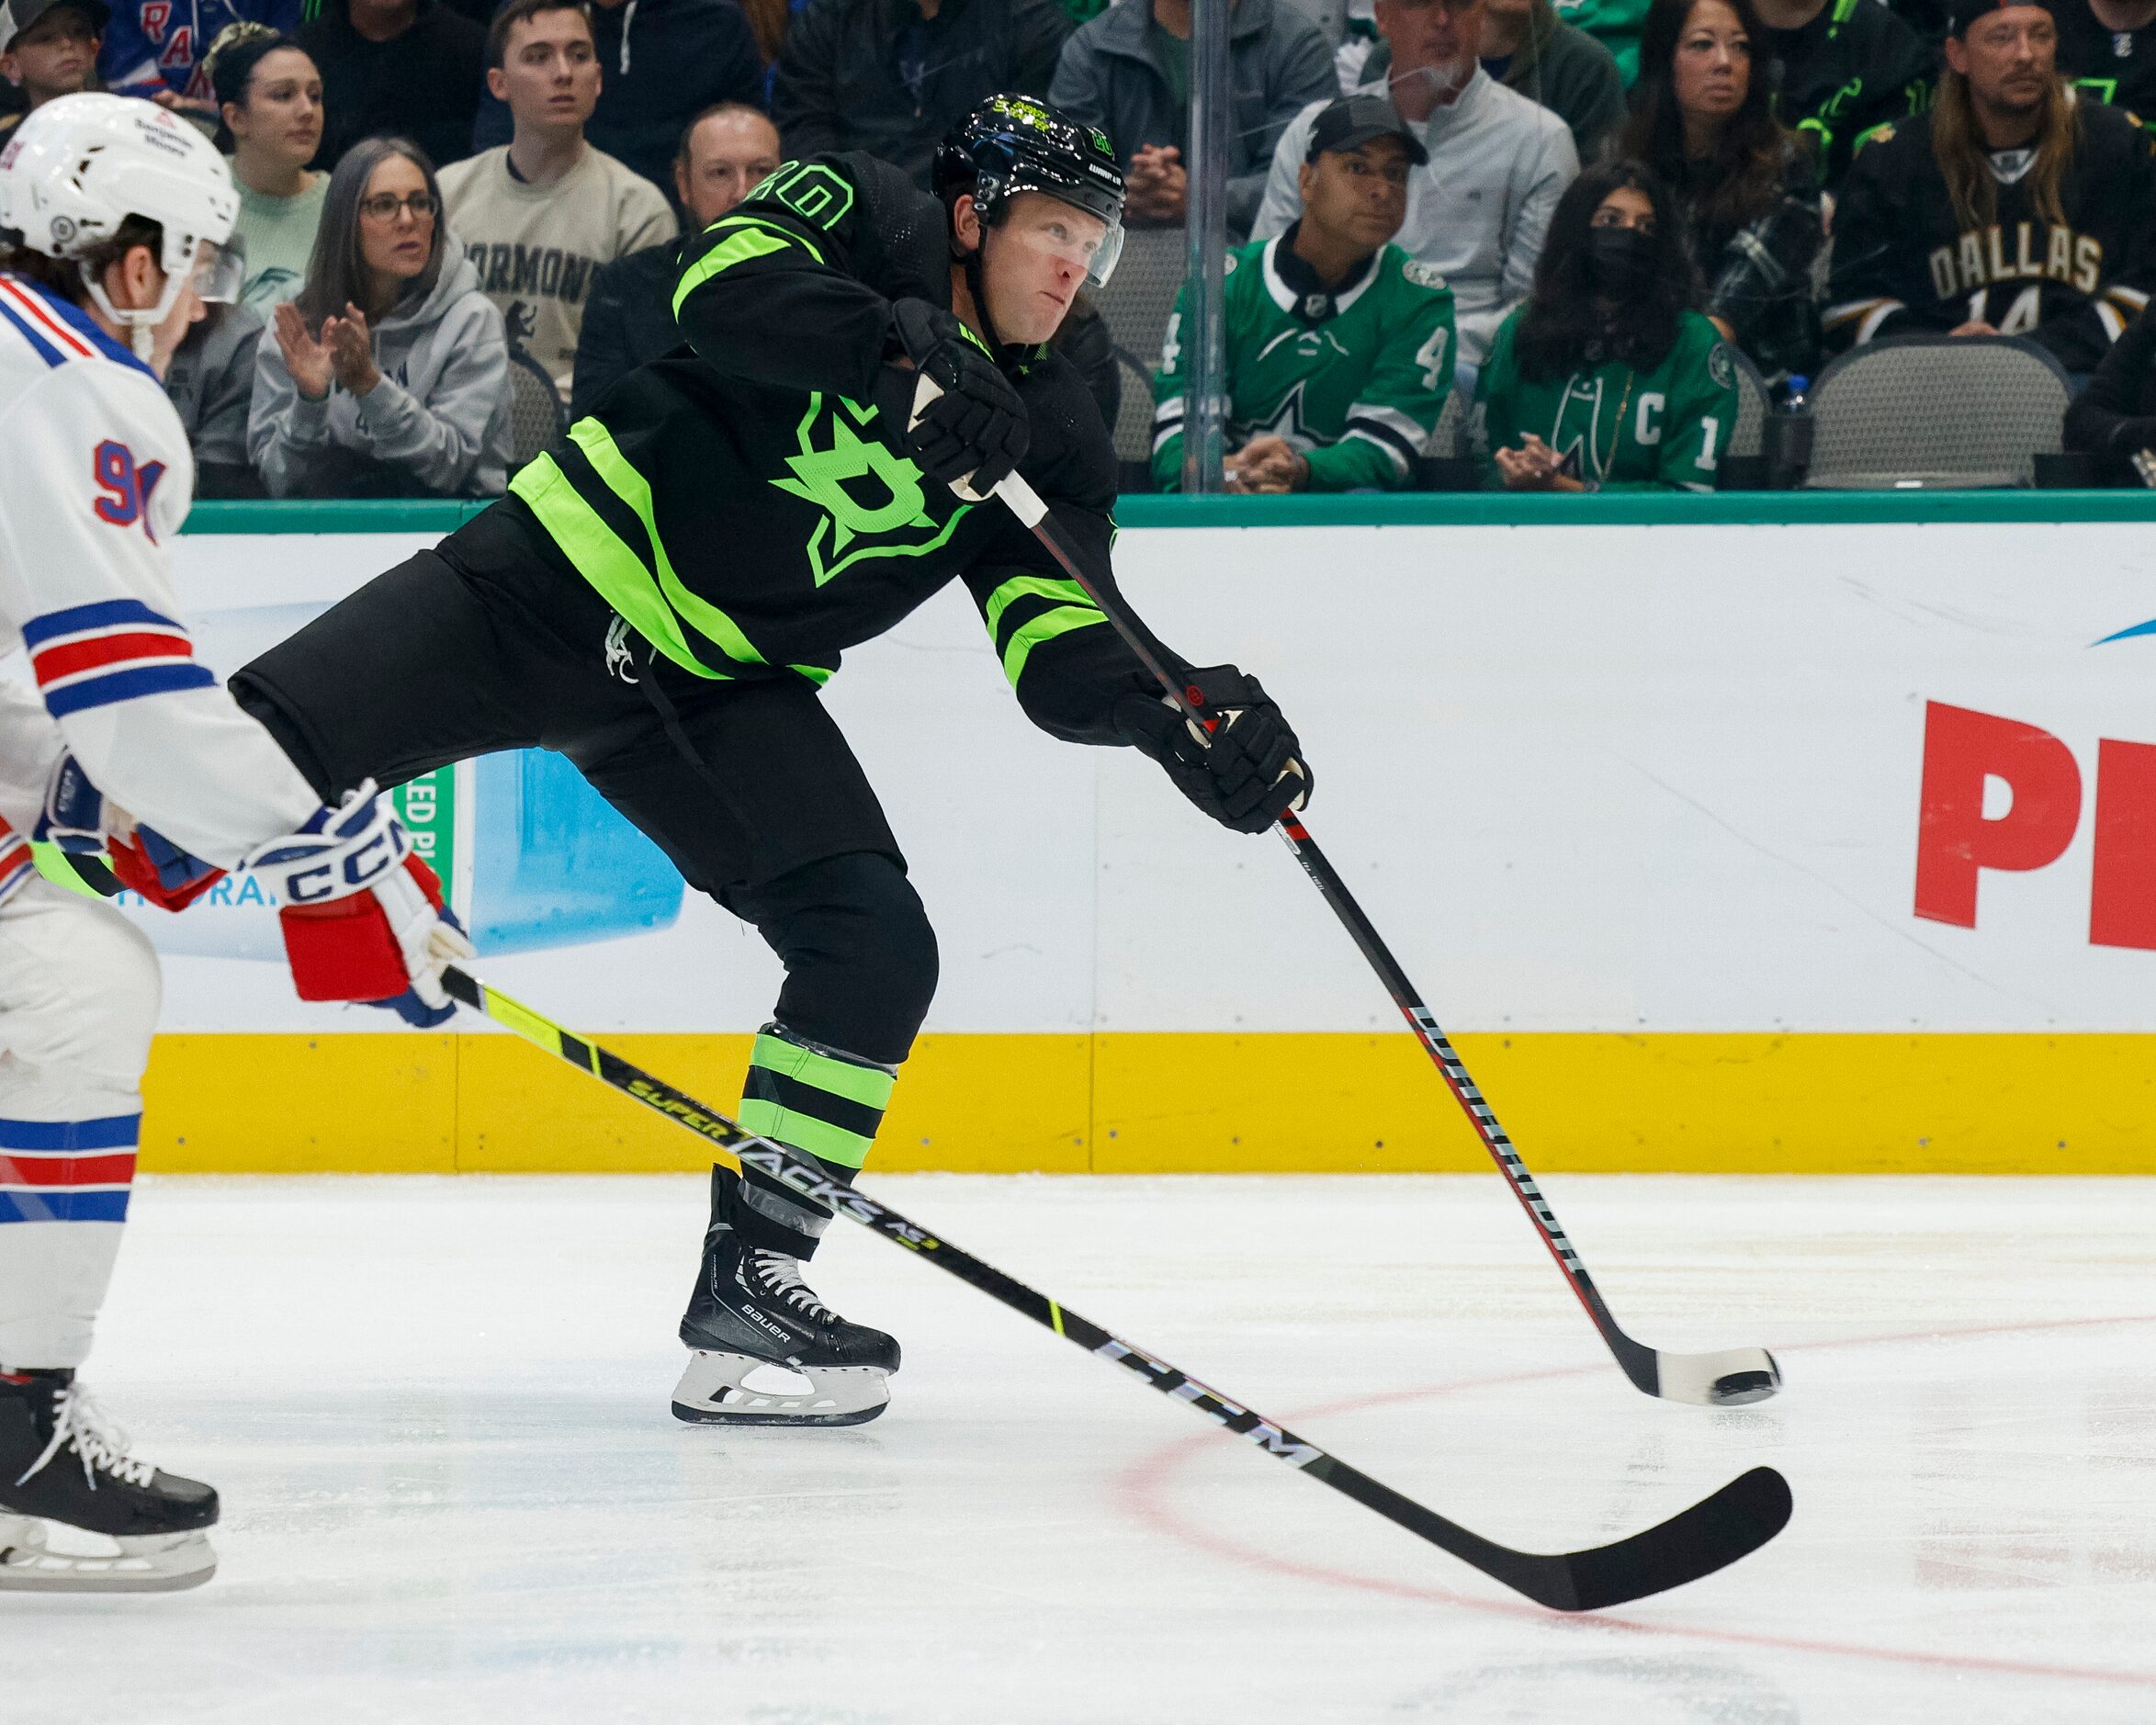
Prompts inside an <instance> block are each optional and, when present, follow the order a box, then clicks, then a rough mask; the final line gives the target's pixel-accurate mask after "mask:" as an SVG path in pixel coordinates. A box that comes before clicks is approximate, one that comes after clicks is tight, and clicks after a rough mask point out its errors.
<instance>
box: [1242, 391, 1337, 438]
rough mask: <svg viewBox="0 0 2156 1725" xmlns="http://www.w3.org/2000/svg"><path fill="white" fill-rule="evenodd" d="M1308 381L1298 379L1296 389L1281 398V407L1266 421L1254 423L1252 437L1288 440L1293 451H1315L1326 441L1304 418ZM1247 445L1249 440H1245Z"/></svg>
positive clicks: (1275, 409)
mask: <svg viewBox="0 0 2156 1725" xmlns="http://www.w3.org/2000/svg"><path fill="white" fill-rule="evenodd" d="M1306 381H1307V380H1306V379H1304V378H1298V379H1297V380H1296V382H1295V387H1294V388H1293V389H1290V390H1289V391H1288V392H1287V394H1285V395H1283V396H1282V397H1281V402H1280V405H1279V406H1278V407H1276V408H1274V409H1273V410H1272V412H1271V413H1270V415H1269V416H1268V417H1267V418H1265V419H1263V420H1260V421H1259V422H1257V423H1253V424H1252V425H1251V427H1250V437H1279V438H1283V439H1285V440H1286V443H1287V445H1288V447H1289V448H1291V449H1315V448H1316V447H1317V446H1318V445H1320V444H1322V443H1324V442H1325V441H1326V440H1325V439H1324V438H1322V437H1320V436H1318V435H1317V434H1316V433H1315V432H1313V431H1312V430H1311V429H1310V426H1309V424H1308V423H1307V422H1306V421H1305V419H1304V412H1303V389H1304V383H1305V382H1306ZM1244 441H1245V442H1246V443H1247V442H1248V441H1249V438H1245V439H1244Z"/></svg>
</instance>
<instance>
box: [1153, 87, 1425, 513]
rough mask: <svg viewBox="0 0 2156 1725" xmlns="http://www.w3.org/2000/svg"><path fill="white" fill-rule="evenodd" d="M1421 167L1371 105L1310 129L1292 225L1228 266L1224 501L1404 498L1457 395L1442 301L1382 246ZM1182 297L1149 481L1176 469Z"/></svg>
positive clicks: (1171, 330)
mask: <svg viewBox="0 0 2156 1725" xmlns="http://www.w3.org/2000/svg"><path fill="white" fill-rule="evenodd" d="M1427 161H1428V156H1427V155H1426V154H1425V153H1424V152H1423V147H1422V145H1421V143H1420V142H1419V141H1417V138H1416V136H1415V134H1414V133H1413V132H1412V131H1410V130H1408V128H1407V127H1406V125H1405V123H1404V122H1403V121H1402V120H1401V118H1400V117H1399V116H1398V115H1397V114H1396V113H1394V111H1393V106H1392V104H1391V103H1389V102H1387V101H1385V100H1384V99H1383V97H1382V96H1347V97H1343V98H1342V99H1341V100H1339V101H1338V102H1335V103H1333V104H1332V106H1331V107H1327V108H1326V110H1325V111H1324V112H1323V113H1322V114H1320V115H1319V116H1318V117H1317V120H1316V123H1315V126H1314V127H1313V129H1312V130H1311V134H1310V158H1309V160H1308V161H1307V162H1306V163H1304V166H1303V171H1302V191H1303V215H1302V218H1301V220H1298V221H1297V222H1296V223H1295V224H1294V225H1293V226H1292V227H1291V228H1290V229H1289V230H1288V231H1286V232H1285V233H1283V234H1281V235H1280V236H1279V238H1277V239H1273V240H1267V241H1261V242H1259V243H1257V244H1254V245H1246V246H1244V247H1242V248H1241V249H1239V250H1237V251H1236V252H1232V253H1230V254H1229V255H1228V258H1227V268H1228V275H1227V287H1226V308H1225V310H1226V318H1227V374H1228V396H1229V410H1228V426H1227V435H1226V446H1227V450H1228V457H1227V471H1228V479H1229V489H1230V490H1243V491H1300V490H1312V491H1348V490H1366V489H1380V490H1398V489H1400V488H1403V487H1405V486H1407V485H1411V484H1412V483H1414V479H1415V462H1416V457H1418V456H1420V455H1421V454H1422V453H1423V452H1424V449H1425V448H1426V447H1427V445H1428V443H1429V438H1430V434H1431V432H1432V431H1434V430H1435V429H1436V428H1437V423H1438V414H1439V412H1440V411H1441V410H1442V409H1443V407H1444V405H1445V395H1446V392H1447V391H1448V390H1449V389H1451V387H1452V292H1451V288H1449V287H1446V286H1445V279H1444V277H1443V276H1439V274H1438V273H1437V272H1436V271H1435V270H1433V269H1431V268H1430V267H1429V266H1428V265H1426V264H1418V263H1417V262H1416V261H1415V260H1414V259H1413V258H1411V257H1409V256H1408V255H1407V254H1405V252H1403V251H1401V250H1400V248H1399V247H1398V246H1396V245H1394V244H1392V243H1391V241H1392V238H1393V235H1394V234H1395V233H1397V232H1398V231H1400V223H1401V220H1402V219H1403V218H1404V217H1405V215H1406V213H1407V170H1408V168H1409V166H1410V165H1411V164H1412V165H1415V166H1420V165H1422V164H1423V163H1426V162H1427ZM1189 307H1190V287H1189V286H1188V284H1186V285H1185V287H1184V288H1183V291H1182V293H1181V295H1180V296H1179V297H1178V299H1177V300H1176V310H1175V315H1174V317H1173V318H1172V319H1170V320H1169V322H1168V341H1167V344H1166V346H1165V348H1164V349H1163V351H1162V353H1161V356H1160V373H1159V376H1158V377H1157V378H1156V379H1155V381H1154V385H1153V397H1154V400H1155V402H1156V403H1157V405H1156V407H1155V409H1154V420H1153V479H1154V483H1155V484H1157V485H1158V486H1159V487H1160V489H1161V490H1165V491H1172V490H1176V489H1177V487H1178V485H1179V483H1180V479H1181V476H1182V463H1183V391H1184V388H1185V382H1184V378H1183V367H1182V358H1183V344H1182V332H1183V327H1184V325H1183V319H1184V315H1185V313H1186V312H1187V311H1188V310H1189Z"/></svg>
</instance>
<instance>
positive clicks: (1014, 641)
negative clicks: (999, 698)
mask: <svg viewBox="0 0 2156 1725" xmlns="http://www.w3.org/2000/svg"><path fill="white" fill-rule="evenodd" d="M1107 621H1108V619H1107V618H1106V617H1104V616H1102V615H1101V613H1100V611H1099V610H1098V609H1097V608H1096V607H1094V606H1092V605H1085V606H1082V607H1081V606H1078V605H1058V606H1056V608H1055V610H1053V611H1044V612H1042V613H1041V614H1040V615H1039V616H1037V617H1035V618H1034V619H1033V621H1032V622H1031V623H1028V624H1025V625H1023V626H1022V627H1021V628H1020V629H1019V630H1018V631H1017V633H1016V634H1014V635H1012V636H1011V637H1010V642H1009V644H1008V645H1006V646H1005V647H1004V648H1003V674H1004V676H1006V677H1008V678H1009V679H1010V686H1011V687H1012V688H1013V689H1015V688H1017V687H1018V680H1019V679H1020V678H1021V677H1022V676H1024V675H1025V661H1026V660H1029V659H1031V658H1032V657H1033V648H1036V647H1038V646H1040V645H1041V643H1042V642H1044V641H1053V640H1054V639H1055V637H1057V636H1059V635H1068V634H1069V633H1070V632H1071V631H1072V630H1073V629H1082V628H1085V627H1087V626H1089V625H1092V624H1096V623H1105V622H1107Z"/></svg>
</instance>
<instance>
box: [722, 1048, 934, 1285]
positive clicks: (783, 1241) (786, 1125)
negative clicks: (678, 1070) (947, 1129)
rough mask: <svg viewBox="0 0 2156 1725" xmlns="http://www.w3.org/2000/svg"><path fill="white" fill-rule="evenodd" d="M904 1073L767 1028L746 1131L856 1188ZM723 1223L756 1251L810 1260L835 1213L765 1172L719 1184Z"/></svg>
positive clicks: (746, 1094) (750, 1086)
mask: <svg viewBox="0 0 2156 1725" xmlns="http://www.w3.org/2000/svg"><path fill="white" fill-rule="evenodd" d="M897 1077H898V1074H897V1070H896V1068H894V1067H891V1066H886V1065H878V1064H877V1063H876V1062H875V1061H871V1060H864V1059H862V1058H861V1057H860V1056H859V1055H857V1054H847V1053H845V1052H844V1051H843V1050H842V1049H837V1048H829V1047H826V1046H825V1045H824V1044H822V1043H812V1042H810V1041H809V1040H808V1039H807V1037H804V1036H798V1035H796V1034H795V1033H794V1032H791V1031H789V1030H787V1029H786V1028H785V1026H784V1025H782V1024H776V1023H773V1024H767V1025H765V1026H764V1027H763V1030H762V1032H761V1033H760V1034H759V1035H758V1036H757V1038H756V1047H755V1050H754V1052H753V1053H752V1054H751V1055H750V1056H749V1081H748V1083H747V1085H746V1086H745V1087H744V1088H743V1091H742V1099H741V1124H742V1125H744V1126H746V1127H747V1128H748V1129H749V1130H750V1131H751V1132H752V1133H758V1134H760V1135H761V1136H762V1137H766V1138H774V1139H776V1140H777V1141H778V1142H779V1143H780V1144H786V1145H789V1146H791V1147H792V1148H794V1149H796V1150H802V1151H806V1152H807V1154H808V1155H809V1156H813V1157H815V1159H816V1161H817V1163H818V1166H819V1167H822V1168H823V1170H824V1172H825V1173H827V1174H829V1175H830V1177H831V1178H833V1179H834V1180H837V1181H839V1182H840V1183H841V1184H842V1185H851V1184H852V1180H853V1177H854V1175H855V1174H856V1173H858V1172H859V1171H860V1168H861V1166H862V1164H863V1163H864V1162H866V1161H867V1160H868V1153H869V1149H870V1147H871V1146H872V1145H873V1144H875V1133H876V1128H877V1127H878V1126H879V1125H881V1124H882V1123H883V1118H884V1110H885V1108H886V1106H887V1105H888V1104H889V1102H890V1099H891V1087H892V1086H893V1085H894V1084H895V1083H896V1082H897ZM714 1196H715V1197H717V1199H718V1200H719V1202H718V1206H717V1208H718V1209H719V1211H720V1212H722V1216H721V1217H720V1218H716V1219H723V1220H725V1221H727V1222H728V1223H731V1224H732V1225H733V1227H734V1228H735V1229H736V1231H737V1232H739V1234H740V1235H741V1237H742V1239H743V1240H744V1241H746V1242H747V1243H748V1244H749V1245H750V1246H759V1247H762V1248H763V1249H765V1250H768V1251H773V1252H785V1253H786V1254H787V1255H788V1256H789V1257H808V1256H810V1255H811V1254H812V1253H813V1252H814V1251H815V1250H816V1243H817V1241H818V1239H820V1238H821V1237H822V1235H823V1231H824V1230H825V1229H826V1228H828V1227H829V1226H830V1221H831V1212H830V1210H828V1209H827V1208H825V1207H824V1206H823V1205H822V1204H819V1203H818V1202H816V1201H815V1200H813V1199H809V1198H804V1197H803V1196H801V1194H800V1193H798V1192H796V1191H794V1190H792V1189H789V1188H787V1187H785V1186H783V1185H781V1184H780V1183H779V1182H778V1181H776V1180H774V1179H773V1178H771V1177H770V1176H769V1175H767V1174H765V1173H763V1172H762V1170H760V1169H757V1168H751V1169H749V1170H748V1171H747V1172H746V1173H745V1174H744V1175H743V1176H742V1178H740V1179H739V1180H738V1181H733V1180H728V1179H724V1178H722V1179H720V1180H718V1181H717V1182H716V1186H715V1192H714Z"/></svg>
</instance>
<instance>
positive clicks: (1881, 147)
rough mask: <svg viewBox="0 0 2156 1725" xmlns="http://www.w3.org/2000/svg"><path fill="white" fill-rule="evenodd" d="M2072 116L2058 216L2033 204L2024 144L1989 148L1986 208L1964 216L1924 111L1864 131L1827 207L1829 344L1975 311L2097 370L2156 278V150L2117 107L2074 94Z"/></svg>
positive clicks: (2070, 365) (1970, 316)
mask: <svg viewBox="0 0 2156 1725" xmlns="http://www.w3.org/2000/svg"><path fill="white" fill-rule="evenodd" d="M2078 119H2079V122H2080V137H2079V141H2078V142H2077V143H2076V145H2075V148H2074V152H2073V160H2072V161H2071V163H2069V164H2068V166H2067V169H2066V173H2065V175H2064V177H2063V179H2062V181H2061V183H2060V202H2061V204H2062V205H2063V206H2064V209H2065V212H2066V220H2065V221H2063V222H2050V221H2047V220H2044V219H2043V218H2042V217H2041V216H2039V215H2038V214H2037V211H2036V208H2035V205H2034V203H2033V201H2032V199H2031V198H2030V196H2029V188H2028V183H2027V179H2026V174H2027V170H2028V167H2029V164H2030V158H2031V157H2032V156H2033V153H2034V152H2029V151H2002V152H1995V153H1994V154H1993V156H1992V178H1993V181H1994V190H1995V191H1996V194H1997V209H1996V213H1995V215H1994V217H1993V219H1992V220H1991V221H1989V222H1986V223H1982V224H1980V225H1977V226H1974V227H1967V228H1965V227H1964V226H1963V225H1962V224H1961V222H1960V221H1959V220H1958V219H1957V218H1956V216H1955V214H1954V204H1953V200H1952V199H1951V198H1950V197H1948V196H1947V183H1946V179H1945V177H1944V176H1943V175H1941V174H1940V172H1939V167H1938V163H1937V162H1936V159H1935V158H1934V157H1933V154H1932V139H1931V116H1930V115H1929V114H1925V115H1922V116H1920V117H1919V118H1915V119H1913V120H1911V121H1910V122H1909V123H1908V124H1906V125H1900V126H1893V127H1890V128H1886V129H1883V130H1880V131H1879V133H1877V134H1875V136H1874V138H1873V140H1872V141H1870V142H1869V143H1867V144H1866V145H1865V147H1864V148H1863V149H1862V150H1860V151H1858V152H1857V162H1856V165H1855V166H1854V167H1852V168H1851V170H1850V172H1849V179H1848V183H1847V185H1846V186H1845V187H1844V188H1843V192H1842V201H1841V206H1840V208H1839V209H1837V210H1836V211H1835V213H1834V282H1833V286H1832V288H1831V290H1830V291H1829V293H1828V296H1827V297H1828V300H1829V303H1828V306H1827V310H1826V318H1825V327H1826V336H1827V342H1828V344H1829V345H1830V346H1834V347H1847V346H1849V345H1850V344H1853V343H1856V342H1868V341H1870V340H1871V339H1873V338H1874V337H1875V336H1879V335H1892V334H1897V333H1915V332H1920V331H1930V332H1935V333H1944V332H1946V331H1948V330H1952V329H1955V328H1957V327H1958V326H1959V325H1961V324H1963V323H1970V322H1981V323H1989V324H1990V325H1991V326H1992V328H1993V329H1995V330H1997V331H1998V332H1999V333H2001V334H2002V335H2026V336H2027V337H2029V338H2031V339H2032V340H2035V341H2037V342H2040V343H2042V344H2044V345H2045V346H2046V347H2048V348H2049V349H2050V350H2051V352H2052V353H2053V354H2054V355H2057V357H2058V359H2059V363H2060V365H2062V366H2065V367H2066V369H2067V370H2069V371H2072V372H2087V371H2094V369H2095V368H2096V364H2097V362H2098V361H2099V360H2101V359H2102V358H2103V357H2104V353H2105V349H2106V348H2108V347H2109V346H2110V345H2111V344H2112V343H2113V342H2114V341H2116V340H2117V338H2118V334H2119V332H2120V331H2121V330H2123V329H2124V328H2125V327H2126V325H2127V324H2128V321H2131V320H2132V319H2133V317H2134V316H2135V314H2136V313H2138V312H2139V310H2141V308H2142V307H2143V306H2145V305H2147V304H2148V302H2149V289H2150V286H2151V285H2152V280H2156V243H2152V242H2156V233H2152V232H2151V229H2152V227H2156V161H2152V160H2151V158H2150V151H2149V141H2148V140H2147V138H2145V137H2144V136H2143V135H2142V133H2141V130H2140V129H2139V127H2138V126H2136V125H2135V124H2134V122H2133V121H2132V120H2131V119H2129V118H2127V117H2126V115H2124V114H2123V113H2121V112H2119V111H2118V110H2117V109H2116V108H2108V107H2097V106H2096V105H2095V104H2094V102H2083V103H2081V104H2080V112H2079V115H2078Z"/></svg>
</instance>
